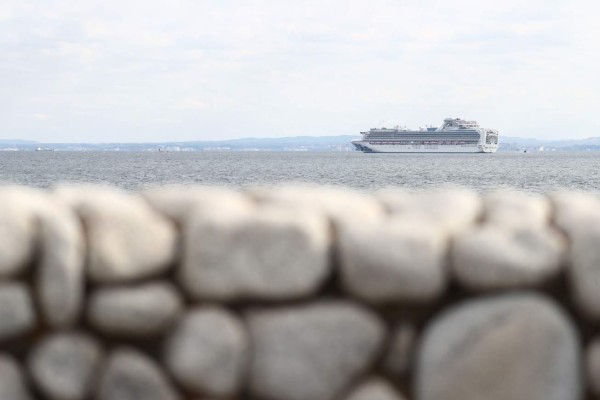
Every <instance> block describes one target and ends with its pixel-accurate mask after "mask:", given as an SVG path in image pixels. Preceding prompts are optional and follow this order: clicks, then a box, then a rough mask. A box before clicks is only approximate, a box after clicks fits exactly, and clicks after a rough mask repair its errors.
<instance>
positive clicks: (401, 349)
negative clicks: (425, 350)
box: [383, 323, 417, 378]
mask: <svg viewBox="0 0 600 400" xmlns="http://www.w3.org/2000/svg"><path fill="white" fill-rule="evenodd" d="M416 336H417V331H416V328H415V327H414V326H413V325H412V324H410V323H400V324H399V325H398V326H396V327H395V328H394V330H393V332H392V334H391V338H390V342H389V344H388V348H387V350H386V351H385V357H384V359H383V368H384V369H385V371H386V372H387V373H388V374H390V375H391V376H394V377H397V378H401V377H405V376H406V375H408V373H409V372H410V370H411V369H412V364H413V357H414V354H415V353H416V352H415V346H416V342H417V340H416V339H417V338H416Z"/></svg>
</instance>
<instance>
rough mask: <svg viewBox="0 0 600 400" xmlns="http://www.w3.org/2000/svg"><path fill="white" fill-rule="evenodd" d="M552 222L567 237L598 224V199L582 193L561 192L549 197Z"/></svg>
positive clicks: (599, 220)
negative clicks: (552, 216) (552, 209)
mask: <svg viewBox="0 0 600 400" xmlns="http://www.w3.org/2000/svg"><path fill="white" fill-rule="evenodd" d="M550 199H551V201H552V204H553V206H554V222H555V224H556V225H557V226H558V227H559V228H560V229H562V230H563V231H565V232H566V233H567V234H568V235H572V234H575V233H576V232H577V231H579V230H581V229H583V230H586V229H588V228H589V227H592V226H596V225H599V224H600V197H599V196H597V195H594V194H590V193H583V192H562V193H556V194H554V195H553V196H551V197H550Z"/></svg>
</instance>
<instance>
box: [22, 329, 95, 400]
mask: <svg viewBox="0 0 600 400" xmlns="http://www.w3.org/2000/svg"><path fill="white" fill-rule="evenodd" d="M101 356H102V352H101V349H100V346H99V344H98V343H97V342H96V341H95V340H94V339H92V338H91V337H89V336H87V335H83V334H78V333H58V334H54V335H52V336H48V337H46V338H44V339H43V340H42V341H41V342H40V343H39V344H37V345H36V346H35V347H34V348H33V351H32V353H31V354H30V356H29V370H30V371H31V376H32V378H33V380H34V382H35V384H36V385H37V387H38V388H39V389H40V390H41V391H42V392H43V393H44V394H45V395H46V396H48V398H49V399H52V400H83V399H86V398H88V396H89V395H90V394H91V391H92V388H93V386H94V383H95V381H96V374H97V373H98V372H99V366H100V362H101Z"/></svg>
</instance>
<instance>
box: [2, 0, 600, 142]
mask: <svg viewBox="0 0 600 400" xmlns="http://www.w3.org/2000/svg"><path fill="white" fill-rule="evenodd" d="M599 3H600V2H597V1H591V0H590V1H567V0H565V1H552V0H527V1H523V0H503V1H488V2H483V1H480V0H477V1H476V0H471V1H469V0H459V1H448V0H445V1H441V0H440V1H434V0H427V1H416V0H415V1H399V0H396V1H383V0H381V1H380V0H366V1H358V0H341V1H326V0H319V1H307V0H299V1H276V0H272V1H251V0H244V1H233V0H230V1H228V0H215V1H200V0H189V1H176V0H164V1H163V0H140V1H138V0H118V1H117V0H98V1H95V0H94V1H92V0H86V1H79V0H71V1H61V0H56V1H48V0H35V1H26V0H1V1H0V138H20V139H32V140H40V141H61V142H65V141H77V142H100V141H132V142H141V141H167V140H204V139H226V138H239V137H249V136H254V137H275V136H296V135H341V134H355V133H358V132H359V131H361V130H366V129H368V128H370V127H374V126H381V125H384V124H385V125H387V126H391V125H396V124H400V125H408V126H409V127H418V126H419V125H425V124H439V123H440V121H441V120H442V119H443V118H445V117H464V118H468V119H475V120H478V121H479V122H480V123H481V124H482V125H484V126H486V127H491V128H496V129H499V130H500V132H501V134H505V135H511V136H524V137H538V138H546V139H554V138H579V137H588V136H600V77H599V76H598V75H599V72H598V71H600V23H599V22H598V18H599V17H598V15H599V14H600V5H598V4H599Z"/></svg>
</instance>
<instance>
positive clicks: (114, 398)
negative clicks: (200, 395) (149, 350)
mask: <svg viewBox="0 0 600 400" xmlns="http://www.w3.org/2000/svg"><path fill="white" fill-rule="evenodd" d="M180 398H181V397H180V395H179V394H178V393H177V391H176V390H175V388H174V387H173V385H172V384H171V382H170V381H169V380H168V379H167V377H166V376H165V374H164V373H163V372H162V371H161V369H160V368H159V366H158V365H157V364H156V363H155V362H154V361H153V360H151V359H150V358H149V357H148V356H146V355H144V354H142V353H140V352H138V351H136V350H132V349H129V348H120V349H117V350H115V351H114V352H113V353H112V354H111V355H110V356H109V358H108V360H107V362H106V364H105V366H104V371H103V372H102V374H101V377H100V385H99V387H98V391H97V399H98V400H134V399H135V400H138V399H139V400H142V399H143V400H178V399H180Z"/></svg>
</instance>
